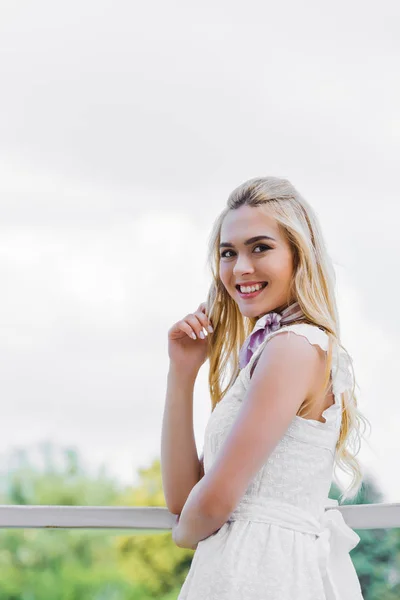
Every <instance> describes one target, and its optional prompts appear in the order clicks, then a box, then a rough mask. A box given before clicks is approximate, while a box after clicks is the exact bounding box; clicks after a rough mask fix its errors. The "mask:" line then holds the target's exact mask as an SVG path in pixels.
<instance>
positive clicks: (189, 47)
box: [0, 0, 400, 600]
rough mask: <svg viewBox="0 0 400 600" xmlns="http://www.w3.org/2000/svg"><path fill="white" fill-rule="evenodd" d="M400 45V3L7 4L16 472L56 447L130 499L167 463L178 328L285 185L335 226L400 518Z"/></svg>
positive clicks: (366, 401) (339, 271)
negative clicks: (152, 470) (243, 203)
mask: <svg viewBox="0 0 400 600" xmlns="http://www.w3.org/2000/svg"><path fill="white" fill-rule="evenodd" d="M399 29H400V9H399V4H398V3H397V2H395V1H394V0H393V1H388V0H384V1H383V2H380V3H379V6H377V5H376V4H375V3H367V4H366V3H363V2H361V1H354V2H351V3H347V2H344V1H342V0H340V1H339V2H335V3H334V4H331V5H329V6H328V5H326V4H324V3H323V4H321V3H320V2H317V1H315V0H312V1H310V2H308V3H307V4H306V5H304V4H299V3H296V2H288V3H265V2H257V1H254V2H252V1H250V2H247V3H246V4H244V3H241V2H236V1H232V0H231V1H230V2H224V1H221V2H218V3H215V2H208V1H207V0H205V1H203V2H202V3H201V5H200V4H194V3H183V2H174V1H172V2H171V1H170V2H168V3H162V2H155V3H154V2H153V3H147V4H146V3H141V4H139V3H130V2H127V1H113V2H111V1H104V0H97V2H94V1H89V0H79V2H78V1H75V0H71V1H70V2H67V3H54V2H51V1H45V0H37V1H36V2H35V3H32V2H28V1H23V0H17V1H16V0H13V1H8V0H3V1H2V2H1V6H0V74H1V94H0V198H1V201H0V279H1V289H2V291H1V294H0V324H1V335H0V385H1V398H2V406H3V411H2V419H1V426H0V427H1V429H0V431H1V435H0V460H1V463H0V467H1V469H2V472H3V475H4V476H5V475H6V474H7V473H10V470H11V469H12V468H13V464H14V463H13V460H14V459H12V458H11V457H12V456H15V452H23V451H25V450H26V449H27V456H28V457H29V460H30V461H31V462H32V464H37V465H39V464H42V463H43V460H44V459H43V456H44V454H43V451H42V450H43V448H44V447H46V448H49V447H50V446H52V445H53V447H54V448H55V450H54V457H55V460H56V456H57V450H56V448H57V447H69V448H73V449H74V450H75V451H76V452H79V453H80V454H81V456H82V462H83V463H84V464H85V467H86V469H87V473H92V474H93V473H97V472H99V470H101V469H102V470H103V471H104V470H106V471H107V472H108V473H110V475H111V476H112V477H114V478H115V480H116V481H118V482H120V484H121V485H132V484H134V483H135V482H137V481H138V470H139V469H141V468H146V467H148V465H149V464H151V463H152V461H154V460H157V459H159V456H160V440H161V424H162V416H163V409H164V401H165V392H166V376H167V372H168V353H167V331H168V329H169V327H170V326H171V325H172V324H173V323H174V322H176V321H177V320H178V319H180V318H182V317H183V316H184V315H186V314H187V313H188V312H193V311H194V310H195V309H196V308H197V307H198V305H199V304H200V302H202V301H204V300H205V298H206V294H207V290H208V287H209V285H210V282H211V277H210V274H209V272H208V269H207V265H206V250H207V239H208V235H209V233H210V230H211V227H212V224H213V222H214V219H215V218H216V217H217V215H218V214H219V212H220V211H221V210H222V209H223V208H224V206H225V203H226V200H227V197H228V195H229V193H230V192H231V191H232V190H233V189H234V188H235V187H236V186H237V185H239V184H240V183H242V182H243V181H245V180H247V179H249V178H251V177H256V176H265V175H273V176H277V177H285V178H288V179H289V180H290V181H291V182H292V183H293V184H294V186H295V187H296V188H297V189H298V191H299V192H300V193H301V194H302V195H303V196H304V197H305V198H306V199H307V200H308V201H309V202H310V203H311V204H312V206H313V207H314V208H315V210H316V212H317V214H318V216H319V218H320V221H321V224H322V228H323V231H324V234H325V238H326V242H327V246H328V250H329V251H330V254H331V256H332V258H333V261H334V265H335V269H336V275H337V294H338V302H339V310H340V315H341V333H342V342H343V343H344V345H345V346H346V348H347V349H348V350H349V352H350V354H351V355H352V357H353V360H354V367H355V373H356V376H357V382H358V385H359V390H358V400H359V407H360V409H361V411H362V412H363V414H365V416H366V417H367V418H368V419H369V421H370V423H371V426H372V432H371V435H370V437H369V440H368V443H366V442H364V444H363V447H362V449H361V452H360V454H359V455H358V458H359V459H360V461H361V463H362V467H363V469H364V471H365V473H366V474H368V475H369V476H371V477H372V478H373V479H374V480H375V482H376V485H377V487H378V489H379V490H380V493H381V494H382V495H381V501H382V502H400V480H399V477H398V476H397V472H398V471H397V468H396V466H397V463H398V455H399V451H400V437H399V426H400V403H399V402H398V392H397V389H398V386H397V384H396V381H397V374H398V363H399V358H400V356H399V341H400V319H399V317H398V314H397V297H398V291H399V285H398V282H397V275H396V273H398V272H399V249H400V241H399V235H398V223H399V218H400V208H399V202H398V189H397V177H398V167H399V156H400V109H399V107H400V83H399V78H398V75H396V73H398V72H399V54H400V52H399V51H400V37H399ZM207 377H208V364H207V363H206V364H205V365H204V366H203V368H202V370H201V371H200V374H199V377H198V380H197V382H196V389H195V407H194V426H195V435H196V442H197V446H198V451H199V454H200V453H201V452H202V450H203V440H204V429H205V426H206V424H207V420H208V417H209V415H210V410H211V403H210V397H209V393H208V385H207ZM61 454H62V452H61ZM60 460H61V459H60ZM348 482H349V480H348V479H346V478H345V477H344V476H343V484H344V485H347V484H348ZM33 503H34V502H33ZM37 503H39V502H37ZM59 503H62V502H59ZM79 503H80V504H84V503H85V502H84V500H83V499H82V500H81V501H80V502H79ZM92 503H95V502H92ZM4 597H7V596H4ZM53 599H54V596H53ZM41 600H43V597H41Z"/></svg>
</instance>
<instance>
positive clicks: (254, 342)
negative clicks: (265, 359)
mask: <svg viewBox="0 0 400 600" xmlns="http://www.w3.org/2000/svg"><path fill="white" fill-rule="evenodd" d="M303 316H304V313H303V311H302V310H301V309H300V306H299V303H298V302H294V303H293V304H291V305H290V306H287V307H286V308H285V309H284V310H283V311H282V313H281V314H279V313H276V312H269V313H267V314H266V315H263V316H262V317H260V318H259V319H258V321H257V322H256V324H255V325H254V329H253V331H252V332H251V333H250V335H249V336H248V337H247V338H246V340H245V342H244V344H243V346H242V347H241V348H240V351H239V369H243V367H245V366H246V365H247V363H248V362H249V361H250V359H251V357H252V356H253V354H254V352H255V351H256V349H257V348H258V346H259V345H260V344H261V343H262V342H263V341H264V340H265V338H266V337H267V335H268V334H269V333H270V332H271V331H276V330H277V329H280V328H281V327H282V326H284V325H288V324H289V323H291V322H292V321H296V320H298V319H299V318H301V317H303Z"/></svg>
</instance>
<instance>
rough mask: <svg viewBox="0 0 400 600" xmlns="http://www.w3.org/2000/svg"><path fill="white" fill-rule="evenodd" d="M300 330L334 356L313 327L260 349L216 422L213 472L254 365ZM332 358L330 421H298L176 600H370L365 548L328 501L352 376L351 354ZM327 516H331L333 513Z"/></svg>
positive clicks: (202, 545)
mask: <svg viewBox="0 0 400 600" xmlns="http://www.w3.org/2000/svg"><path fill="white" fill-rule="evenodd" d="M284 331H292V332H294V333H295V334H297V335H302V336H304V337H305V338H307V339H308V341H309V342H310V343H311V344H314V345H318V346H320V347H321V348H322V349H323V350H325V351H327V350H328V341H329V338H328V335H327V334H326V333H325V332H324V331H323V330H322V329H320V328H319V327H317V326H315V325H311V324H308V323H301V324H293V325H287V326H283V327H281V328H280V329H278V330H277V331H274V332H271V333H270V334H269V335H268V336H267V337H266V338H265V340H264V341H263V342H262V343H261V344H260V346H259V347H258V348H257V350H256V351H255V353H254V354H253V356H252V357H251V359H250V362H249V363H248V364H247V365H246V366H245V367H244V368H243V369H242V370H241V371H240V372H239V375H238V377H237V379H236V381H235V383H234V384H233V386H231V388H230V389H229V391H228V392H227V393H226V394H225V396H224V398H223V399H222V400H221V401H220V402H219V403H218V404H217V405H216V407H215V409H214V410H213V412H212V413H211V415H210V418H209V420H208V423H207V426H206V429H205V437H204V472H205V473H207V471H208V469H209V468H210V467H211V466H212V464H213V462H214V460H215V458H216V456H217V454H218V451H219V449H220V448H221V446H222V444H223V442H224V440H225V438H226V437H227V435H228V433H229V430H230V429H231V427H232V425H233V423H234V421H235V418H236V416H237V413H238V411H239V409H240V406H241V402H242V400H243V399H244V397H245V394H246V391H247V389H248V386H249V384H250V373H251V369H252V366H253V362H254V361H256V360H257V357H259V355H260V353H261V352H262V349H263V348H264V346H265V344H266V343H267V342H268V340H269V339H271V337H272V336H273V335H278V334H282V333H283V332H284ZM332 352H333V355H332V370H331V377H332V392H333V394H334V404H332V406H330V407H329V408H327V409H326V410H324V412H323V413H322V414H323V417H324V418H325V422H324V423H323V422H321V421H317V420H314V419H306V418H303V417H299V416H298V415H296V416H295V417H294V419H293V421H292V422H291V424H290V425H289V427H288V429H287V431H286V433H285V435H284V436H283V437H282V438H281V440H280V441H279V443H278V444H277V446H276V447H275V449H274V450H273V452H272V453H271V455H270V456H269V458H268V460H267V461H266V462H265V464H264V465H263V466H262V468H261V469H260V470H259V471H258V473H257V474H256V476H255V477H254V478H253V480H252V481H251V483H250V485H249V486H248V488H247V490H246V492H245V494H244V495H243V496H242V498H241V500H240V502H239V504H238V505H237V507H236V508H235V510H234V511H233V513H232V514H231V515H230V517H229V519H228V520H227V522H226V523H224V524H223V525H222V527H221V528H220V529H219V530H218V531H217V532H216V533H213V534H212V535H210V536H209V537H207V538H205V539H204V540H201V541H200V542H199V543H198V545H197V548H196V550H195V553H194V555H193V558H192V562H191V566H190V569H189V571H188V574H187V576H186V579H185V581H184V583H183V586H182V588H181V590H180V593H179V596H178V598H177V600H363V596H362V592H361V587H360V584H359V580H358V577H357V573H356V571H355V568H354V565H353V562H352V560H351V557H350V555H349V551H350V550H351V549H353V548H354V547H355V546H356V545H357V544H358V542H359V541H360V538H359V536H358V535H357V534H356V532H355V531H353V530H352V529H351V528H350V527H349V526H348V525H346V523H345V521H344V519H343V516H342V514H341V512H340V511H339V510H337V509H335V508H334V507H335V506H337V505H338V502H337V500H333V499H330V498H328V493H329V490H330V486H331V481H332V475H333V465H334V456H335V449H336V443H337V440H338V437H339V430H340V425H341V417H342V405H341V396H340V394H341V393H342V392H343V391H345V390H346V389H351V388H352V385H353V378H352V374H351V371H350V363H349V359H348V357H347V354H346V353H345V352H344V351H343V350H342V349H341V348H340V347H339V346H338V345H337V344H334V346H333V350H332ZM326 508H328V510H325V509H326Z"/></svg>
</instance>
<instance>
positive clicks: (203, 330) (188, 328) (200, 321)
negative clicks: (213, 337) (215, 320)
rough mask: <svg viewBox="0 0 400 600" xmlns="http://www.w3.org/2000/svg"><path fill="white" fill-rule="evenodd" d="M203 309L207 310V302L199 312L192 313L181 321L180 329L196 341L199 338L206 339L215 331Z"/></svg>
mask: <svg viewBox="0 0 400 600" xmlns="http://www.w3.org/2000/svg"><path fill="white" fill-rule="evenodd" d="M203 307H204V309H205V302H202V304H200V306H199V308H198V310H197V311H196V312H195V313H190V314H188V315H186V317H185V318H184V319H183V320H182V321H181V323H180V328H181V329H182V331H184V332H185V333H187V334H188V336H189V337H191V338H193V339H194V340H196V339H197V338H201V339H205V337H206V336H207V335H208V334H207V331H208V332H209V333H212V332H213V331H214V330H213V328H212V324H211V321H210V319H209V318H208V316H207V314H206V313H205V312H203Z"/></svg>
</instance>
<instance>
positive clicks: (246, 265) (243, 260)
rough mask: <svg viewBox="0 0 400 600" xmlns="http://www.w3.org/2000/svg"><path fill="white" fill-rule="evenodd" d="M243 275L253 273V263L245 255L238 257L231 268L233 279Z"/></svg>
mask: <svg viewBox="0 0 400 600" xmlns="http://www.w3.org/2000/svg"><path fill="white" fill-rule="evenodd" d="M243 273H254V268H253V263H252V262H251V260H250V258H249V257H248V256H246V255H242V256H240V255H239V256H238V259H237V260H236V262H235V266H234V267H233V274H234V276H235V277H237V276H238V275H239V276H241V275H242V274H243Z"/></svg>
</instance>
